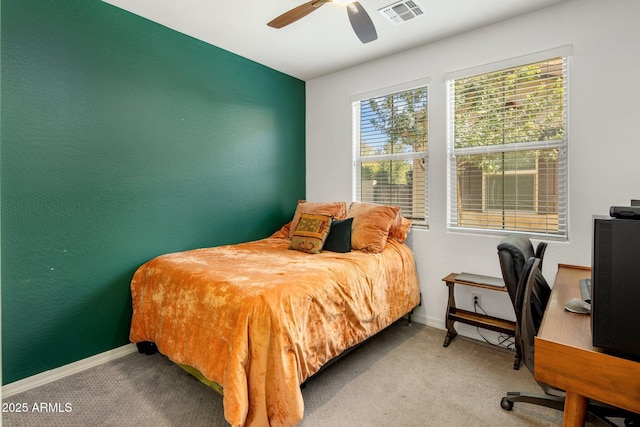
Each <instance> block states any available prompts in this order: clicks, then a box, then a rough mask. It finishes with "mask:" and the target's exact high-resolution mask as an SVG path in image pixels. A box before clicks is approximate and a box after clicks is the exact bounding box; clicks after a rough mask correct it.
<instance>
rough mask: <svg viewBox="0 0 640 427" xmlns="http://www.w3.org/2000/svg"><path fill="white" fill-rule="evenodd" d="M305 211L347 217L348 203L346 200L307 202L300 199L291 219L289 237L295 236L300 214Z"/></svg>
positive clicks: (341, 217)
mask: <svg viewBox="0 0 640 427" xmlns="http://www.w3.org/2000/svg"><path fill="white" fill-rule="evenodd" d="M303 213H309V214H319V215H329V216H332V217H333V218H334V219H345V217H346V216H347V204H346V202H307V201H306V200H299V201H298V206H297V207H296V213H295V214H294V215H293V219H292V220H291V228H290V231H289V239H291V238H292V237H293V232H294V231H296V227H298V222H300V215H301V214H303Z"/></svg>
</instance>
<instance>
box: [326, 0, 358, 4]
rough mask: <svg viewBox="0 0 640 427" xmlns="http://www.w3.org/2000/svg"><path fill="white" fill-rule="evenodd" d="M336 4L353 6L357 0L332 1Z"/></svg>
mask: <svg viewBox="0 0 640 427" xmlns="http://www.w3.org/2000/svg"><path fill="white" fill-rule="evenodd" d="M331 1H333V2H334V3H338V4H351V3H353V2H354V1H355V0H331Z"/></svg>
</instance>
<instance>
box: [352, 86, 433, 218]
mask: <svg viewBox="0 0 640 427" xmlns="http://www.w3.org/2000/svg"><path fill="white" fill-rule="evenodd" d="M420 83H421V85H420V86H418V87H415V88H411V89H406V90H400V91H393V92H392V93H385V94H382V95H378V96H370V97H369V96H366V95H365V96H364V97H359V98H357V99H356V100H355V101H354V102H353V123H354V186H355V188H354V195H355V200H358V201H361V202H369V203H377V204H383V205H393V206H400V207H401V209H402V215H403V216H404V217H406V218H411V219H412V220H413V223H414V224H415V225H427V138H428V122H429V117H428V96H427V92H428V89H427V86H426V83H425V82H424V81H422V82H420Z"/></svg>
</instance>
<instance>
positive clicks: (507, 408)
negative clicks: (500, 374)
mask: <svg viewBox="0 0 640 427" xmlns="http://www.w3.org/2000/svg"><path fill="white" fill-rule="evenodd" d="M500 406H501V407H502V409H504V410H505V411H510V410H512V409H513V402H512V401H510V400H509V399H507V398H506V397H503V398H502V400H501V401H500Z"/></svg>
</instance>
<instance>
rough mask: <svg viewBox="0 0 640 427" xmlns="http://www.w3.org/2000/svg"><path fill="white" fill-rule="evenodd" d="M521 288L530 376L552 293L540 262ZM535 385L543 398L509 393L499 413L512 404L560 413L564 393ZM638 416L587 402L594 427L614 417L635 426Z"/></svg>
mask: <svg viewBox="0 0 640 427" xmlns="http://www.w3.org/2000/svg"><path fill="white" fill-rule="evenodd" d="M520 288H522V289H523V291H522V292H519V293H520V294H521V295H522V307H521V310H520V313H521V315H520V318H519V319H518V326H519V329H520V333H519V337H520V346H521V350H522V360H523V362H524V365H525V366H526V367H527V369H529V371H530V372H531V373H532V374H533V372H534V364H535V354H534V349H535V346H534V338H535V336H536V335H538V330H539V329H540V324H541V323H542V315H543V314H544V309H545V308H546V306H547V303H548V302H549V296H550V294H551V289H550V287H549V285H548V284H547V282H546V280H544V276H542V273H541V272H540V260H539V259H537V258H535V257H532V258H530V259H529V260H528V261H527V262H526V263H525V265H524V266H523V268H522V271H521V276H520V281H519V284H518V291H520ZM540 309H542V312H540ZM538 384H539V385H540V387H541V388H542V390H543V391H544V392H545V394H544V395H536V394H531V393H520V392H508V393H507V396H505V397H503V398H502V400H501V402H500V406H501V407H502V409H504V410H507V411H510V410H511V409H513V404H514V403H516V402H525V403H532V404H534V405H539V406H544V407H547V408H552V409H557V410H559V411H563V410H564V397H565V396H564V391H562V390H558V389H556V388H553V387H551V386H549V385H548V384H545V383H541V382H539V381H538ZM637 416H638V415H637V414H633V413H631V412H629V411H625V410H623V409H619V408H616V407H613V406H610V405H607V404H604V403H601V402H596V401H593V400H590V401H589V404H588V407H587V421H589V422H590V423H592V424H593V425H595V426H616V425H617V424H615V423H614V422H612V421H610V420H609V419H607V418H613V417H616V418H624V419H625V425H626V426H637V425H638V424H636V422H637Z"/></svg>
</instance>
